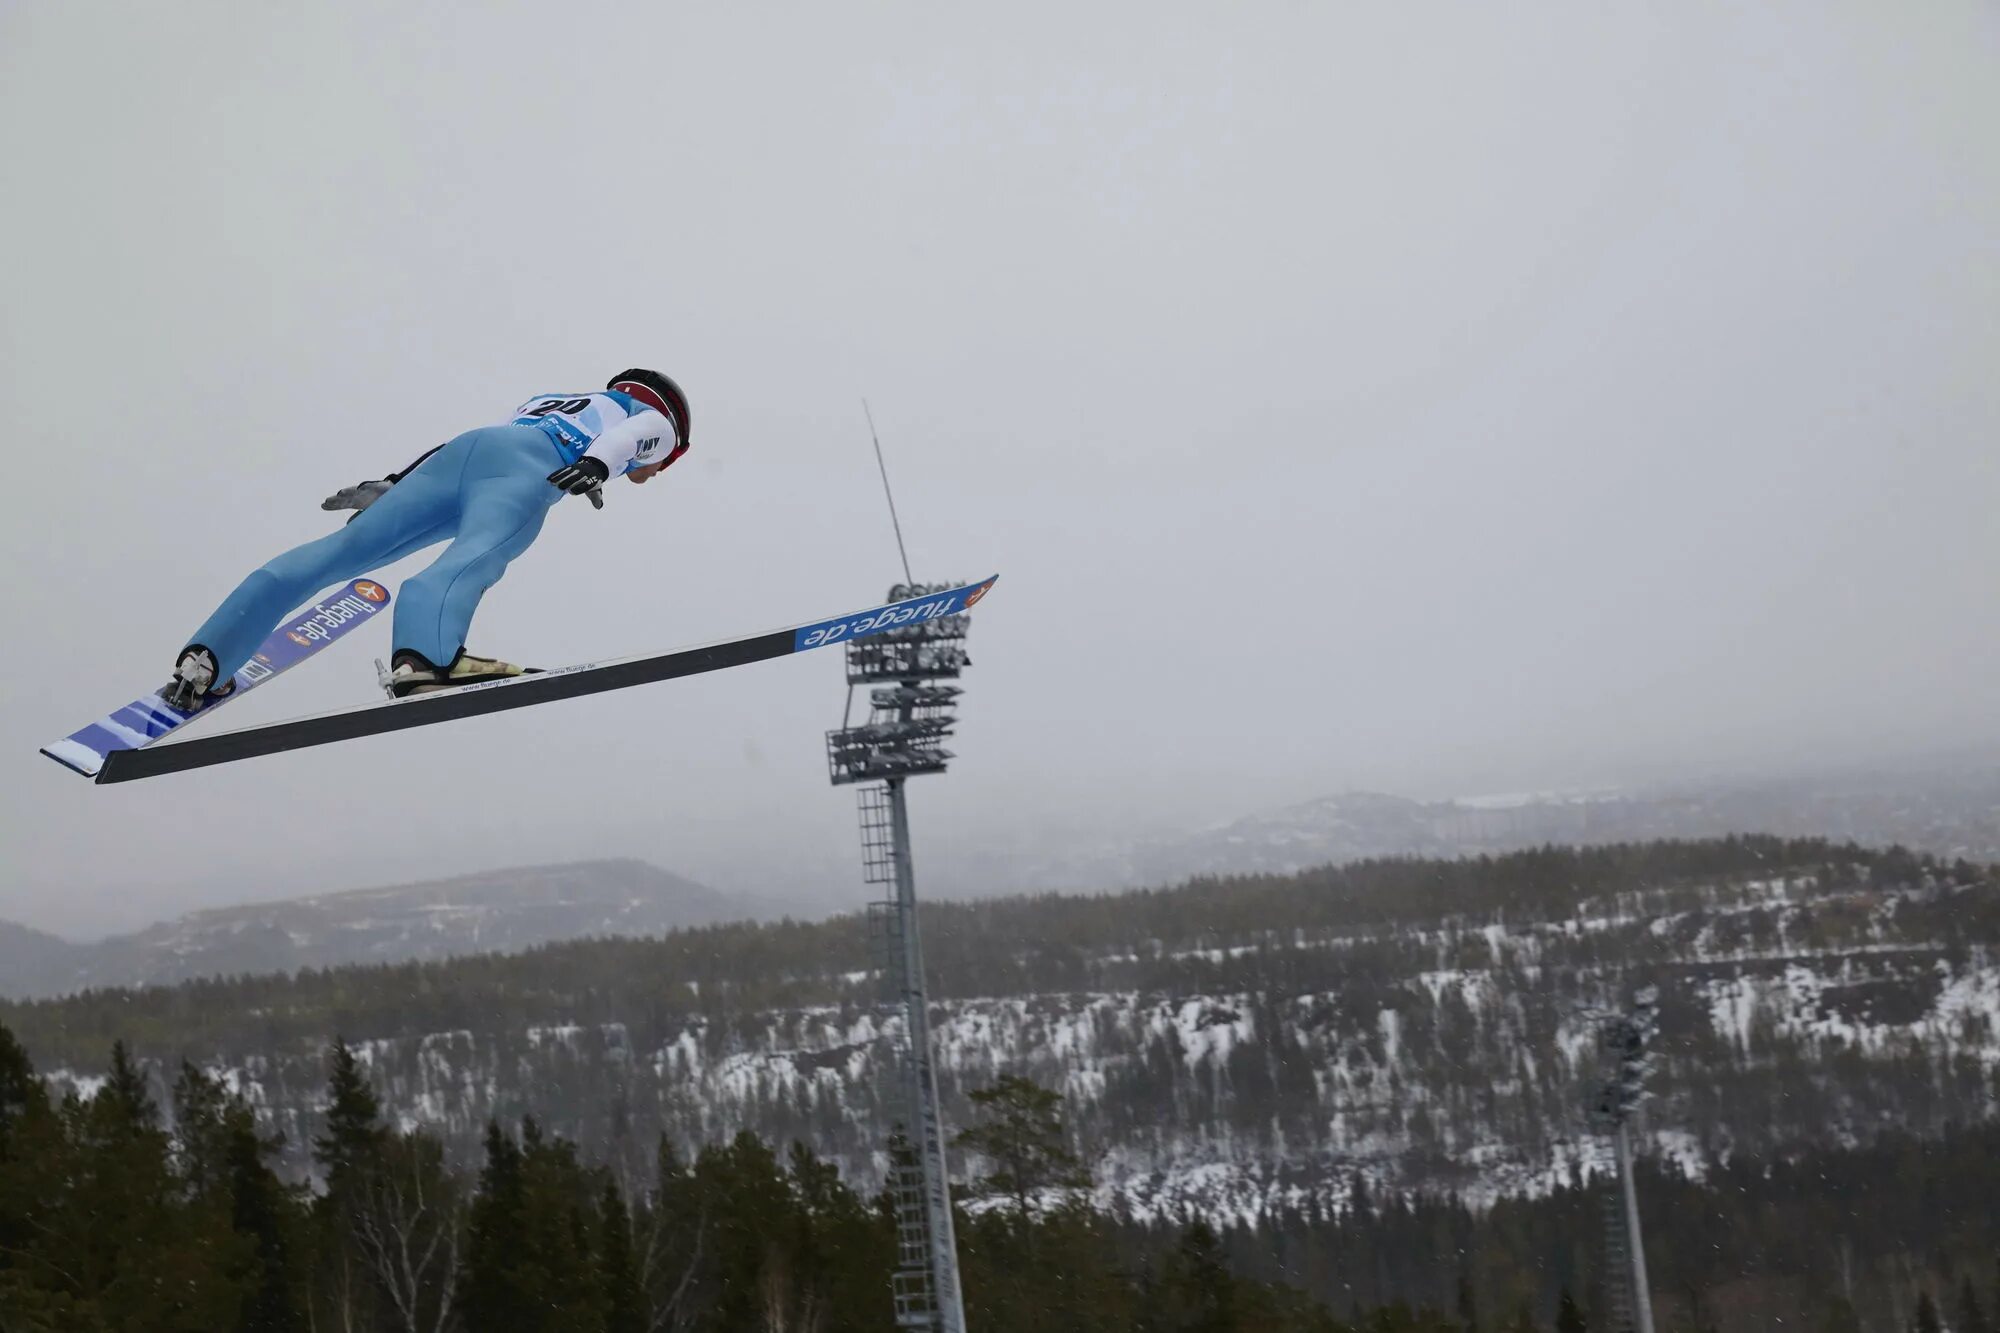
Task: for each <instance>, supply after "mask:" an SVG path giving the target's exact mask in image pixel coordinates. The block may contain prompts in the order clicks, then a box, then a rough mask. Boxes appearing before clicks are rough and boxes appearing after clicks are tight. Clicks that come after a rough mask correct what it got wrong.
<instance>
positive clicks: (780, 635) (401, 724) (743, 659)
mask: <svg viewBox="0 0 2000 1333" xmlns="http://www.w3.org/2000/svg"><path fill="white" fill-rule="evenodd" d="M998 578H999V575H997V574H996V575H994V576H993V577H992V578H989V579H986V580H985V581H983V582H980V583H969V584H966V585H964V586H962V587H957V588H950V589H946V590H942V591H936V592H930V593H926V594H924V595H922V596H918V597H910V598H905V599H903V600H901V601H896V602H889V603H886V604H884V605H882V606H873V607H869V608H868V609H867V610H865V611H855V612H852V613H850V614H848V615H844V616H836V617H834V618H832V619H830V620H817V621H812V622H810V623H808V624H804V625H794V626H792V627H790V628H789V629H780V630H772V631H770V632H769V633H766V634H755V635H752V636H750V637H748V638H743V639H733V640H729V641H726V642H722V643H712V644H706V645H703V646H701V647H696V648H682V649H678V650H676V651H674V652H670V653H664V654H658V655H654V656H642V657H625V658H618V659H614V660H612V661H608V662H584V663H580V664H578V665H576V666H570V667H563V668H560V669H558V670H554V671H544V672H539V673H537V674H535V675H530V676H513V677H510V678H508V679H506V680H493V681H484V682H481V683H480V684H477V685H461V686H459V687H457V688H456V689H450V690H439V691H436V692H434V693H430V694H417V695H412V696H410V697H409V698H407V699H386V700H378V701H376V702H374V703H368V704H360V705H357V706H355V707H353V708H344V709H339V710H336V711H334V712H330V713H319V714H315V715H313V716H311V717H303V718H297V719H294V720H292V721H289V722H274V723H270V724H268V725H265V726H257V727H245V728H242V729H241V730H238V731H225V732H222V733H220V734H219V735H214V736H202V737H197V738H195V739H193V740H187V741H182V742H179V743H177V744H173V745H161V746H156V747H153V748H150V749H126V750H118V751H115V752H113V753H112V754H110V755H108V756H107V757H106V759H105V761H104V765H103V769H102V771H101V772H99V773H98V774H97V781H99V782H130V781H132V780H134V779H136V778H150V777H157V776H159V775H160V774H163V773H178V772H182V771H185V770H187V769H193V768H206V767H208V766H209V765H211V764H227V763H232V762H234V761H236V760H238V759H251V758H255V757H256V756H258V755H266V754H279V753H282V752H284V751H287V750H301V749H305V748H307V747H309V746H314V745H327V744H331V743H332V742H334V741H344V740H355V739H358V738H360V737H362V736H377V735H381V734H382V733H384V732H390V731H404V730H407V729H408V728H411V727H427V726H431V725H434V724H436V723H439V722H449V721H452V720H453V719H455V718H461V717H477V716H479V715H481V714H484V713H499V712H504V711H506V710H508V709H511V708H527V707H530V706H531V705H534V704H542V703H553V702H555V701H556V700H558V699H576V698H580V697H582V696H584V695H589V694H602V693H604V692H605V691H607V690H623V689H629V688H631V687H632V686H634V685H649V684H652V683H653V682H655V681H661V680H673V679H675V678H677V677H681V676H694V675H700V674H701V673H703V672H707V671H720V670H722V669H723V668H725V667H734V666H745V665H747V664H749V663H751V662H763V661H768V660H769V659H771V658H774V657H787V656H790V655H791V654H793V653H802V652H807V651H810V650H811V649H814V648H824V647H827V646H829V645H832V644H838V643H846V642H848V641H849V640H852V639H860V638H865V637H867V636H869V635H872V634H881V633H884V632H886V631H892V630H897V629H901V628H904V627H908V626H914V625H920V624H922V623H925V622H927V621H932V620H937V619H941V618H942V617H944V616H950V615H957V614H958V613H960V612H962V611H965V610H967V609H969V608H970V607H972V606H973V605H974V604H975V603H977V602H978V601H979V599H980V598H982V597H984V596H985V595H986V593H987V591H988V590H989V589H991V588H992V586H993V584H994V582H995V581H996V580H997V579H998Z"/></svg>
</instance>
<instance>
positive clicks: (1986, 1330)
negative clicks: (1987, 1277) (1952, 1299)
mask: <svg viewBox="0 0 2000 1333" xmlns="http://www.w3.org/2000/svg"><path fill="white" fill-rule="evenodd" d="M1952 1333H1993V1326H1992V1325H1991V1324H1989V1323H1987V1322H1986V1311H1985V1310H1984V1309H1982V1308H1981V1307H1980V1304H1979V1291H1978V1289H1977V1288H1975V1287H1974V1286H1973V1285H1972V1279H1971V1278H1970V1277H1968V1278H1966V1279H1965V1283H1964V1285H1963V1286H1961V1287H1960V1288H1959V1291H1958V1327H1957V1328H1956V1329H1954V1330H1952Z"/></svg>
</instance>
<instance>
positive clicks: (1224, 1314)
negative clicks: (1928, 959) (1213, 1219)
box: [1174, 1222, 1236, 1333]
mask: <svg viewBox="0 0 2000 1333" xmlns="http://www.w3.org/2000/svg"><path fill="white" fill-rule="evenodd" d="M1174 1259H1175V1273H1174V1279H1175V1282H1174V1285H1175V1286H1176V1287H1177V1288H1178V1292H1177V1294H1178V1296H1179V1299H1180V1304H1181V1309H1182V1311H1183V1315H1182V1317H1183V1319H1184V1320H1185V1321H1186V1322H1185V1323H1183V1324H1182V1325H1181V1327H1182V1328H1183V1329H1185V1330H1186V1333H1235V1329H1236V1279H1235V1277H1234V1276H1233V1275H1232V1274H1231V1273H1230V1271H1229V1269H1228V1267H1227V1266H1226V1265H1225V1264H1224V1263H1223V1262H1222V1247H1221V1245H1220V1243H1219V1242H1218V1241H1217V1239H1216V1235H1215V1232H1214V1231H1213V1230H1212V1229H1211V1228H1210V1227H1209V1225H1208V1223H1206V1222H1196V1223H1195V1224H1194V1225H1193V1226H1191V1227H1189V1228H1188V1229H1187V1231H1186V1232H1185V1233H1184V1234H1183V1235H1182V1236H1181V1243H1180V1247H1179V1249H1178V1250H1177V1251H1176V1252H1175V1254H1174Z"/></svg>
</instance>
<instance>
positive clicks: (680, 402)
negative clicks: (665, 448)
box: [604, 370, 689, 467]
mask: <svg viewBox="0 0 2000 1333" xmlns="http://www.w3.org/2000/svg"><path fill="white" fill-rule="evenodd" d="M604 387H605V388H607V389H612V390H615V391H616V392H618V393H623V394H630V395H631V396H632V397H634V398H637V399H638V400H639V401H640V402H642V403H644V404H645V405H646V406H648V407H650V408H652V409H653V410H654V411H656V412H658V413H660V415H662V416H664V417H665V418H666V419H667V420H669V421H671V422H673V423H674V451H673V452H672V453H670V454H668V455H667V457H666V458H665V460H664V461H662V462H661V464H660V466H661V467H665V466H667V464H668V463H671V462H673V461H674V460H675V459H676V458H679V457H680V456H681V455H682V454H684V453H686V452H687V450H688V425H689V423H688V400H687V395H686V394H684V393H682V392H681V386H680V385H678V384H676V383H674V382H673V381H672V380H670V379H668V378H667V377H666V376H665V375H662V374H661V373H660V372H659V371H657V370H623V371H620V372H619V373H618V374H616V375H613V376H612V377H611V382H610V383H609V384H607V385H605V386H604Z"/></svg>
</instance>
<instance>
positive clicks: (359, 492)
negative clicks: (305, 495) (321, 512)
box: [319, 481, 390, 513]
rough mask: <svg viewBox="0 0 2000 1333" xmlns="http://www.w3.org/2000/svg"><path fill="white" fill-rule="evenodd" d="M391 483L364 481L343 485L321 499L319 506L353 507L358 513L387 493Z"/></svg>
mask: <svg viewBox="0 0 2000 1333" xmlns="http://www.w3.org/2000/svg"><path fill="white" fill-rule="evenodd" d="M389 485H390V483H388V482H386V481H364V482H362V483H361V484H360V485H358V486H343V487H341V488H340V489H339V490H337V491H335V492H334V493H333V494H332V495H329V496H327V497H326V499H324V500H321V501H320V502H319V507H320V508H321V509H325V510H329V511H331V510H335V509H352V510H354V511H356V512H357V513H358V512H360V511H361V510H363V509H366V508H367V507H368V506H369V505H372V504H374V503H375V502H376V501H377V500H379V499H381V498H382V497H383V496H385V495H387V494H388V493H389Z"/></svg>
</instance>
